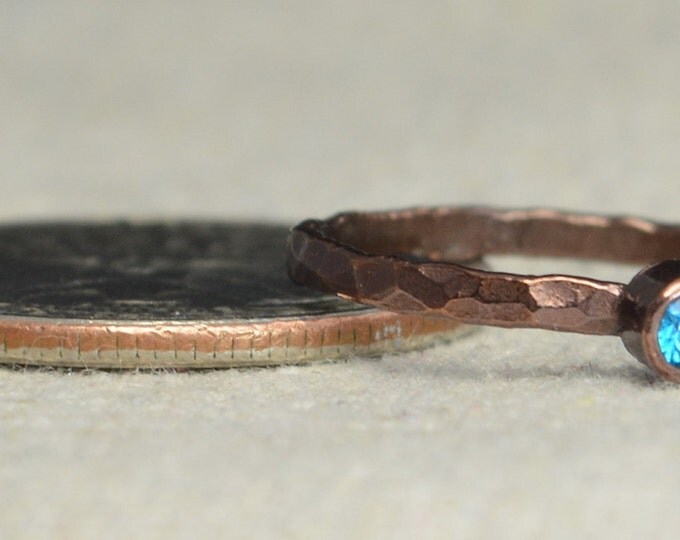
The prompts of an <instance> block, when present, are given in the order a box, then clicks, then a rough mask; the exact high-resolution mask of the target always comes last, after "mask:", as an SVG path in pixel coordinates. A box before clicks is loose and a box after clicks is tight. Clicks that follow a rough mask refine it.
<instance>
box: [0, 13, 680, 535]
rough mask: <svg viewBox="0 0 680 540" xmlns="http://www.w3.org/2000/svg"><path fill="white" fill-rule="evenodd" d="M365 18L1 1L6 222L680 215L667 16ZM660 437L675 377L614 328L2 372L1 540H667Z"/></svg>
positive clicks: (665, 465) (670, 465) (538, 267)
mask: <svg viewBox="0 0 680 540" xmlns="http://www.w3.org/2000/svg"><path fill="white" fill-rule="evenodd" d="M367 4H368V3H366V2H358V1H354V0H351V1H345V2H334V3H331V2H313V3H312V2H296V1H291V2H285V3H280V2H265V1H259V2H239V3H236V2H209V1H199V2H191V3H189V2H178V1H166V2H134V3H133V2H129V3H111V2H85V1H84V0H80V1H78V0H71V1H67V0H64V1H61V2H44V1H26V2H18V1H13V0H9V1H4V2H2V3H0V38H1V42H0V43H1V45H2V46H1V47H0V118H1V119H2V120H1V121H0V186H1V187H2V196H1V197H0V220H3V221H17V220H19V221H24V220H34V219H46V218H54V217H69V218H72V217H95V218H111V217H134V218H149V217H158V218H175V217H190V218H191V217H211V218H220V219H222V218H224V219H228V218H244V217H247V218H265V219H271V220H284V221H287V222H290V221H295V220H298V219H301V218H303V217H307V216H311V215H316V216H325V215H327V214H330V213H332V212H335V211H337V210H342V209H348V208H387V207H400V206H412V205H416V204H431V203H437V204H446V203H493V204H500V205H503V206H516V205H520V206H535V205H548V206H558V207H567V208H572V209H578V210H596V211H606V212H608V213H634V214H643V215H647V216H650V217H655V218H657V219H664V220H676V219H677V217H678V213H677V210H676V204H675V201H676V200H678V199H680V184H679V183H678V182H677V173H678V171H679V170H680V152H678V146H679V143H680V100H679V99H678V96H679V95H680V75H679V72H678V58H679V57H680V32H678V28H679V23H680V11H679V10H680V7H679V6H678V3H677V2H675V1H671V0H667V1H659V0H654V1H645V2H643V1H635V0H625V1H608V0H603V1H597V2H573V1H567V0H555V1H547V2H544V1H520V0H516V1H509V2H491V1H478V0H474V1H473V0H470V1H467V2H466V1H460V2H450V3H444V2H428V3H423V2H395V1H392V2H373V3H370V5H367ZM510 262H511V266H512V268H513V269H516V270H522V271H544V270H546V269H547V270H564V269H568V270H569V271H574V272H588V273H592V274H595V275H599V276H601V277H616V278H620V279H628V277H630V275H631V274H632V272H633V271H634V270H633V269H614V268H611V267H607V266H604V265H594V264H569V265H564V264H561V263H555V262H548V263H540V264H538V263H536V264H535V263H533V262H531V261H529V262H527V261H510ZM497 264H504V261H500V262H498V263H497ZM679 427H680V391H679V390H678V389H676V388H674V387H670V386H667V385H663V384H655V383H652V382H650V380H649V378H648V377H647V375H646V372H645V371H644V369H643V368H642V367H641V366H639V365H638V364H636V363H635V361H634V360H632V359H631V358H630V357H629V356H628V355H627V354H626V353H625V352H624V351H623V348H622V346H621V345H620V344H619V343H618V342H617V340H616V339H607V338H587V337H579V336H567V335H557V334H548V333H542V332H529V331H502V330H481V331H479V332H477V333H476V334H475V335H474V336H471V337H469V338H467V339H465V340H461V341H459V342H457V343H454V344H451V345H449V346H442V347H438V348H436V349H433V350H429V351H426V352H423V353H411V354H406V355H402V356H390V357H386V358H384V359H382V360H379V361H376V360H366V359H361V358H357V359H353V360H351V361H349V362H346V363H340V364H324V365H318V366H312V367H304V368H302V367H289V368H283V369H272V370H252V371H225V372H213V373H193V374H192V373H184V374H164V373H159V374H122V375H121V374H115V373H94V374H83V373H75V374H71V375H68V374H62V373H50V372H47V373H44V372H34V371H31V372H25V373H24V372H17V371H9V370H0V537H2V538H21V537H26V538H29V537H35V538H38V537H40V538H44V537H54V538H69V539H71V538H93V537H99V538H103V537H111V538H114V537H123V536H124V537H130V538H132V537H140V538H141V537H144V538H167V537H199V536H200V537H204V538H208V537H230V538H272V537H283V538H301V539H302V538H305V539H306V538H415V537H422V538H452V537H455V538H498V537H504V538H541V539H544V538H574V537H580V538H604V537H609V538H640V537H643V535H645V536H649V537H654V538H657V539H663V538H674V537H676V536H674V534H673V531H677V530H678V527H680V513H678V512H677V493H678V489H679V488H680V467H678V465H677V463H676V459H677V456H676V453H677V452H679V451H680V430H679V429H678V428H679Z"/></svg>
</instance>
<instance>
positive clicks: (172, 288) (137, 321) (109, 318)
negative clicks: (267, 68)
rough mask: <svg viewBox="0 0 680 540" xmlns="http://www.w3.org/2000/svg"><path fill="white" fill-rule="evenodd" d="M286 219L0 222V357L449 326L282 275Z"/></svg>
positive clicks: (172, 357)
mask: <svg viewBox="0 0 680 540" xmlns="http://www.w3.org/2000/svg"><path fill="white" fill-rule="evenodd" d="M287 234H288V227H286V226H281V225H272V224H262V223H240V224H236V223H226V224H225V223H141V224H136V223H123V222H121V223H109V224H87V223H85V224H83V223H80V224H64V223H59V224H32V225H14V226H3V227H0V362H4V363H12V364H26V365H55V366H75V367H102V368H116V367H121V368H132V367H141V368H153V367H157V368H161V367H229V366H246V365H253V366H255V365H275V364H281V363H300V362H305V361H312V360H322V359H330V358H338V357H343V356H347V355H351V354H370V353H381V352H384V351H387V350H402V349H409V348H414V347H420V346H423V345H426V344H428V343H430V342H432V341H434V340H436V339H437V338H441V337H442V336H446V335H449V334H451V333H452V332H453V331H456V330H458V329H459V325H458V324H457V323H452V322H450V321H442V320H434V319H421V318H418V317H413V316H404V315H397V314H392V313H387V312H382V311H376V310H374V309H370V308H366V307H365V306H361V305H358V304H354V303H351V302H348V301H345V300H342V299H340V298H337V297H335V296H329V295H323V294H320V293H316V292H313V291H310V290H308V289H306V288H303V287H299V286H297V285H295V284H293V283H292V282H291V281H290V280H289V279H288V276H287V274H286V270H285V243H286V237H287Z"/></svg>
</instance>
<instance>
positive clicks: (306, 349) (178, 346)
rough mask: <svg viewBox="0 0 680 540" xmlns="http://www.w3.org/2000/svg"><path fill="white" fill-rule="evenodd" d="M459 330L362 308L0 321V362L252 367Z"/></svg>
mask: <svg viewBox="0 0 680 540" xmlns="http://www.w3.org/2000/svg"><path fill="white" fill-rule="evenodd" d="M462 330H463V326H462V325H461V324H460V323H458V322H455V321H445V320H441V319H432V318H424V317H418V316H412V315H400V314H395V313H390V312H386V311H378V310H364V311H361V312H357V313H353V314H348V315H341V316H322V317H309V318H304V319H295V318H292V319H290V320H285V319H277V320H269V321H266V320H263V321H242V322H238V321H237V322H229V323H219V322H200V321H199V322H181V323H169V322H145V323H120V322H115V321H95V322H93V321H59V322H54V321H53V320H48V319H30V318H5V319H0V362H2V363H5V364H14V365H22V366H54V367H76V368H100V369H120V368H122V369H126V368H127V369H129V368H142V369H163V368H192V369H203V368H224V367H256V366H273V365H282V364H303V363H308V362H313V361H320V360H332V359H337V358H346V357H348V356H351V355H353V354H356V355H362V356H370V355H379V354H384V353H386V352H390V351H403V350H409V349H418V348H421V347H426V346H428V345H431V344H432V343H434V342H436V341H441V340H442V339H445V338H447V337H450V336H452V335H454V334H456V333H459V332H461V331H462Z"/></svg>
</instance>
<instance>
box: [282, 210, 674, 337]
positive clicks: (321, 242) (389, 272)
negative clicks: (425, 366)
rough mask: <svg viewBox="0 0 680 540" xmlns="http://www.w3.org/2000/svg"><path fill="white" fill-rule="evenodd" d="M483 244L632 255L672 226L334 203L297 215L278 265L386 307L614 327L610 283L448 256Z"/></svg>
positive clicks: (618, 291) (664, 251)
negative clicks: (318, 215)
mask: <svg viewBox="0 0 680 540" xmlns="http://www.w3.org/2000/svg"><path fill="white" fill-rule="evenodd" d="M490 254H517V255H532V256H557V257H573V258H583V259H597V260H605V261H612V262H620V263H639V264H643V263H650V262H653V261H659V260H663V259H671V258H674V257H678V256H680V227H673V226H668V225H662V224H657V223H653V222H650V221H646V220H642V219H638V218H630V217H603V216H594V215H580V214H571V213H563V212H558V211H553V210H541V209H539V210H521V211H517V210H510V211H508V210H495V209H489V208H466V207H459V208H434V209H412V210H402V211H396V212H378V213H344V214H339V215H337V216H335V217H333V218H330V219H329V220H326V221H316V220H309V221H305V222H303V223H301V224H299V225H297V226H296V227H295V228H294V229H293V230H292V232H291V235H290V238H289V256H288V263H289V264H288V266H289V271H290V274H291V277H292V278H293V279H294V280H295V281H297V282H298V283H301V284H305V285H308V286H311V287H314V288H317V289H320V290H323V291H326V292H335V293H337V294H340V295H342V296H344V297H347V298H350V299H353V300H355V301H358V302H362V303H365V304H370V305H373V306H376V307H380V308H383V309H388V310H391V311H399V312H407V313H418V314H422V315H427V316H435V317H448V318H453V319H457V320H459V321H461V322H466V323H471V324H484V325H491V326H503V327H524V328H543V329H549V330H558V331H565V332H577V333H584V334H598V335H619V334H620V333H621V332H622V322H621V317H620V307H621V301H622V297H623V291H624V286H623V285H622V284H620V283H612V282H605V281H598V280H594V279H589V278H584V277H575V276H561V275H549V276H525V275H517V274H507V273H499V272H488V271H484V270H477V269H474V268H471V267H469V266H465V265H462V264H460V262H461V261H463V262H465V261H472V260H475V259H478V258H480V257H482V256H483V255H490ZM414 258H421V259H422V258H425V259H426V260H424V261H423V260H414ZM454 261H457V262H454Z"/></svg>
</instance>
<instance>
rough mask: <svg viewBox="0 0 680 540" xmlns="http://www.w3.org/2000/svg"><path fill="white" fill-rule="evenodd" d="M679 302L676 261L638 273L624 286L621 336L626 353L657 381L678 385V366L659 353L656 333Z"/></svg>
mask: <svg viewBox="0 0 680 540" xmlns="http://www.w3.org/2000/svg"><path fill="white" fill-rule="evenodd" d="M678 301H680V261H679V260H671V261H665V262H662V263H658V264H655V265H652V266H650V267H647V268H645V269H644V270H642V271H641V272H640V273H639V274H638V275H637V276H635V278H633V280H632V281H631V283H630V284H629V285H628V286H627V288H626V291H625V295H624V299H623V302H622V314H621V315H622V317H621V319H622V324H623V326H624V328H623V331H622V332H621V337H622V339H623V342H624V345H625V346H626V348H627V349H628V351H629V352H630V353H631V354H632V355H633V356H635V357H636V358H637V359H638V360H640V361H641V362H642V363H644V364H645V365H647V366H648V367H649V368H650V369H651V370H652V371H653V372H654V373H655V374H657V375H659V376H660V377H662V378H664V379H667V380H670V381H674V382H680V366H678V365H673V363H672V362H671V359H669V358H667V357H666V355H665V354H664V353H663V351H662V349H661V344H660V342H659V329H660V328H661V323H662V320H663V319H664V317H665V316H666V313H667V311H668V309H670V308H671V306H672V305H673V304H674V303H675V302H678Z"/></svg>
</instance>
